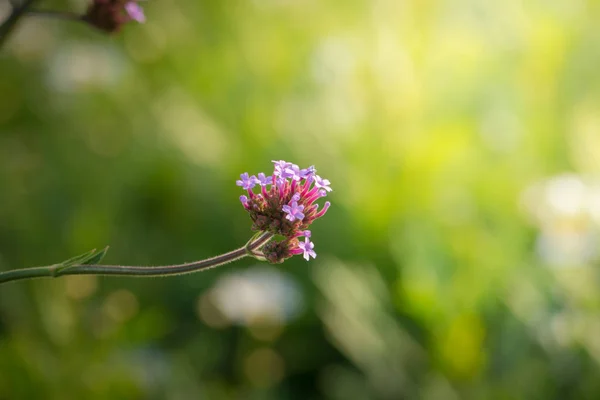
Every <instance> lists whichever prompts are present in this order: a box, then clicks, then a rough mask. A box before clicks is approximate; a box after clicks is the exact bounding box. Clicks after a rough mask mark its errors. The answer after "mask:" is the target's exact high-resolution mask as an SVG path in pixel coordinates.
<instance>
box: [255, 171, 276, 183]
mask: <svg viewBox="0 0 600 400" xmlns="http://www.w3.org/2000/svg"><path fill="white" fill-rule="evenodd" d="M272 179H273V178H271V177H270V176H265V174H263V173H262V172H259V174H258V178H257V183H258V184H259V185H260V186H267V185H269V184H270V183H271V182H273V181H272Z"/></svg>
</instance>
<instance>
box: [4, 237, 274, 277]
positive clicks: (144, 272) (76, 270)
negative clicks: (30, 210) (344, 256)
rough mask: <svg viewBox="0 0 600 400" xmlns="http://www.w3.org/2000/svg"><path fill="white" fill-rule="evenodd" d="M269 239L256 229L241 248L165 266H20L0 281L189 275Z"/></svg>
mask: <svg viewBox="0 0 600 400" xmlns="http://www.w3.org/2000/svg"><path fill="white" fill-rule="evenodd" d="M272 238H273V234H272V233H270V232H259V233H258V234H256V235H254V236H253V237H252V239H250V240H249V241H248V243H246V245H245V246H244V247H240V248H239V249H236V250H233V251H230V252H229V253H225V254H221V255H220V256H216V257H212V258H207V259H205V260H201V261H195V262H191V263H187V264H177V265H166V266H159V267H141V266H125V265H72V266H68V267H62V268H60V265H49V266H44V267H33V268H22V269H16V270H12V271H6V272H0V283H4V282H10V281H16V280H21V279H32V278H51V277H53V278H55V277H59V276H65V275H121V276H142V277H153V276H171V275H181V274H189V273H192V272H197V271H202V270H205V269H210V268H214V267H218V266H220V265H224V264H227V263H230V262H232V261H236V260H240V259H242V258H244V257H247V256H254V252H255V251H256V250H258V249H260V248H261V247H262V246H264V245H265V244H266V243H267V242H269V240H271V239H272Z"/></svg>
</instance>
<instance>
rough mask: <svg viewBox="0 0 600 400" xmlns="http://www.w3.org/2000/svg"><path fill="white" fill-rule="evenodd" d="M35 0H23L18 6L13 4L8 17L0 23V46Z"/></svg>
mask: <svg viewBox="0 0 600 400" xmlns="http://www.w3.org/2000/svg"><path fill="white" fill-rule="evenodd" d="M34 2H35V0H24V1H23V2H22V3H21V5H20V6H16V5H14V6H13V9H12V12H11V13H10V15H9V16H8V18H7V19H6V20H5V21H4V22H3V23H2V25H0V46H2V45H3V44H4V42H6V39H7V38H8V36H9V35H10V33H11V32H12V30H13V29H14V28H15V26H16V25H17V22H19V20H20V19H21V17H22V16H23V15H25V14H26V13H27V10H28V9H29V8H30V7H31V6H32V5H33V3H34Z"/></svg>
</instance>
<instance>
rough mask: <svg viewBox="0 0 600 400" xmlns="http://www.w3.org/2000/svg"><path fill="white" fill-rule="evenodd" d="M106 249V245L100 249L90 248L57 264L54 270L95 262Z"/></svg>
mask: <svg viewBox="0 0 600 400" xmlns="http://www.w3.org/2000/svg"><path fill="white" fill-rule="evenodd" d="M107 251H108V246H106V247H105V248H103V249H102V250H99V251H98V250H96V249H92V250H90V251H88V252H87V253H83V254H81V255H78V256H75V257H73V258H69V259H68V260H66V261H63V262H61V263H59V264H57V267H56V271H57V272H58V271H62V270H64V269H67V268H70V267H73V266H76V265H90V264H97V263H99V262H100V261H101V260H102V259H103V258H104V256H105V255H106V252H107Z"/></svg>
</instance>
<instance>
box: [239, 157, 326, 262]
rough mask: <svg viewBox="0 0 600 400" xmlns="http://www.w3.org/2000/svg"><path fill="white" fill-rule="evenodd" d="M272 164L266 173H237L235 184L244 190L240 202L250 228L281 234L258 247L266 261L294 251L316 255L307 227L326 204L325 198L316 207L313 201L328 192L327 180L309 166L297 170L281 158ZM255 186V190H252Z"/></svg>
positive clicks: (293, 253)
mask: <svg viewBox="0 0 600 400" xmlns="http://www.w3.org/2000/svg"><path fill="white" fill-rule="evenodd" d="M273 163H274V164H275V168H274V171H273V174H272V175H270V176H267V175H265V174H264V173H262V172H261V173H259V174H258V176H255V175H252V176H249V175H248V173H243V174H242V175H240V178H241V179H239V180H238V181H236V184H237V185H238V186H241V187H242V188H243V189H245V190H246V191H247V196H246V195H243V196H240V201H241V202H242V205H243V206H244V208H245V209H246V210H247V211H248V213H249V214H250V217H251V218H252V221H253V225H252V229H253V230H256V231H265V232H271V233H274V234H276V235H280V236H284V239H283V240H280V241H271V242H269V243H267V244H266V245H265V246H264V247H263V248H262V253H263V255H264V257H265V258H266V259H267V260H268V261H269V262H272V263H280V262H283V261H284V260H285V259H286V258H289V257H291V256H293V255H296V254H302V255H303V257H304V258H305V259H306V260H307V261H308V260H309V259H310V257H313V258H315V257H316V256H317V253H315V251H314V250H313V248H314V243H313V242H311V241H310V236H311V232H310V230H308V227H309V226H310V225H311V224H312V223H313V221H314V220H315V219H317V218H320V217H322V216H323V215H324V214H325V212H327V209H328V208H329V206H330V203H329V202H328V201H327V202H325V204H324V205H323V207H322V208H321V209H320V210H319V205H318V204H317V203H316V201H317V200H318V199H320V198H321V197H325V196H327V193H328V192H330V191H331V187H330V186H329V185H330V183H329V180H327V179H323V178H321V177H320V176H319V175H317V174H316V172H317V170H316V169H315V167H313V166H311V167H308V168H306V169H300V168H299V167H298V166H297V165H296V164H292V163H289V162H286V161H283V160H280V161H273ZM257 186H258V187H259V190H258V191H257V193H255V192H254V188H255V187H257ZM301 237H303V238H304V240H300V239H299V238H301Z"/></svg>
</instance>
